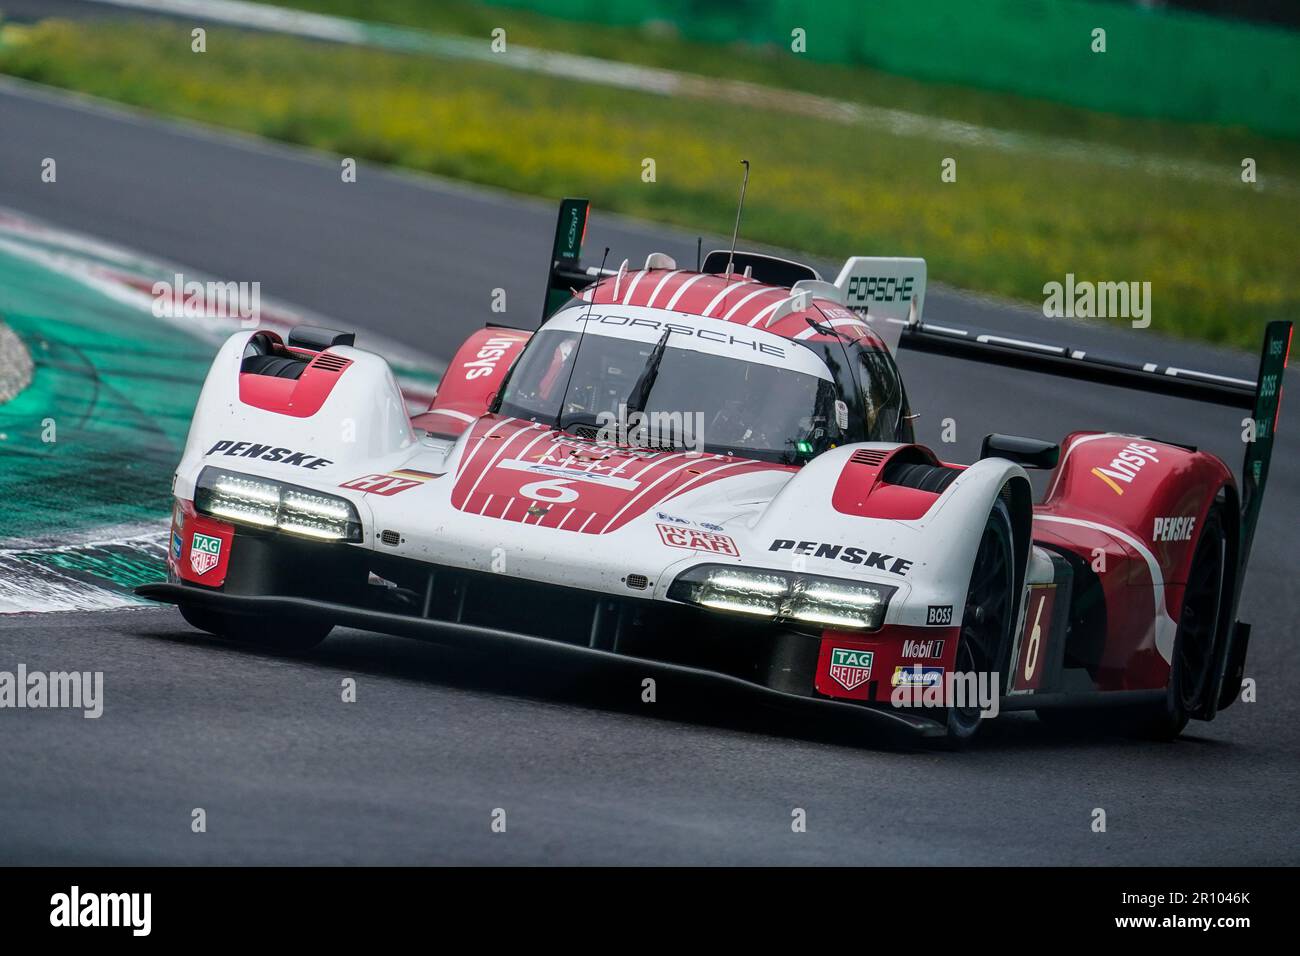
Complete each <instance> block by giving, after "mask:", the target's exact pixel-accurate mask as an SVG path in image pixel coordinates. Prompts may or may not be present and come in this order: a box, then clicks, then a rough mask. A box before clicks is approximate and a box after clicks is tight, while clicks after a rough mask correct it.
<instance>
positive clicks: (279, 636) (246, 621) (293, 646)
mask: <svg viewBox="0 0 1300 956" xmlns="http://www.w3.org/2000/svg"><path fill="white" fill-rule="evenodd" d="M178 607H179V609H180V612H181V617H183V618H185V620H186V622H187V623H189V624H190V625H191V626H192V627H196V628H198V629H199V630H200V631H207V632H208V633H209V634H213V635H215V636H217V637H220V638H224V639H225V640H228V641H235V642H237V643H240V644H251V645H253V646H255V647H264V648H268V649H270V650H277V651H309V650H311V649H312V648H313V647H315V646H316V645H317V644H319V643H320V642H321V641H323V640H325V638H326V637H327V636H328V635H329V632H330V631H331V630H332V629H333V625H332V624H322V623H320V622H317V621H302V620H293V619H290V618H283V617H274V616H272V617H252V616H246V615H241V614H226V613H224V612H222V611H214V610H212V609H211V608H205V607H197V606H195V605H193V604H180V605H178Z"/></svg>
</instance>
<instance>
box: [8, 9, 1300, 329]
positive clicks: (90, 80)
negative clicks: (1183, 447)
mask: <svg viewBox="0 0 1300 956" xmlns="http://www.w3.org/2000/svg"><path fill="white" fill-rule="evenodd" d="M300 5H308V4H306V3H301V4H300ZM310 6H312V7H314V8H328V9H333V10H336V11H337V12H343V13H352V14H355V13H358V12H363V11H364V12H368V13H370V14H371V15H372V16H379V15H380V14H381V13H382V14H391V15H392V16H394V18H396V16H397V14H398V12H400V11H402V10H407V12H409V13H411V17H412V21H411V22H417V23H420V24H421V25H426V26H437V27H439V28H441V29H444V30H451V29H453V28H455V29H458V30H460V31H461V32H466V33H470V34H479V35H482V36H484V38H485V43H486V37H487V34H488V32H489V31H490V29H491V27H492V26H493V25H499V24H501V23H502V22H503V18H508V21H507V22H506V26H507V29H508V31H510V33H509V35H510V38H511V40H512V41H514V42H520V43H533V44H541V43H543V42H548V43H551V45H556V46H563V43H562V42H561V39H563V36H569V35H571V31H576V33H577V36H576V37H574V38H573V42H572V43H571V44H569V46H568V48H571V49H575V50H578V51H586V52H595V53H608V52H610V51H609V50H607V49H598V48H593V47H599V42H598V41H599V37H600V34H601V33H602V31H597V30H592V29H589V28H582V30H576V28H574V26H573V25H572V24H563V25H552V26H547V27H545V30H543V28H542V27H532V26H529V23H531V22H532V21H533V20H536V19H538V18H524V17H520V19H519V21H518V23H515V21H514V19H513V18H514V17H515V16H517V15H516V14H514V13H512V12H508V11H502V10H497V9H488V10H481V9H479V8H472V7H467V6H464V5H456V4H453V5H450V6H448V7H447V8H443V7H441V6H440V7H439V19H438V22H437V23H433V22H431V21H429V20H427V19H426V20H422V21H416V20H415V19H414V18H415V16H416V13H415V7H414V5H413V4H411V3H408V2H406V0H375V2H372V3H367V4H349V3H346V2H345V0H315V2H312V3H311V4H310ZM449 11H450V12H449ZM443 14H445V16H444V15H443ZM476 17H478V18H481V19H478V20H476V19H474V18H476ZM521 24H522V25H521ZM533 29H535V30H536V33H530V32H529V30H533ZM603 32H609V31H603ZM543 34H545V35H543ZM588 34H590V35H588ZM557 36H560V39H557ZM660 42H662V44H663V45H662V48H661V46H660ZM207 46H208V52H207V53H205V54H201V55H198V54H193V53H191V52H190V48H189V33H188V29H187V28H185V27H182V26H178V25H172V24H167V25H154V24H144V23H133V22H111V23H104V22H101V23H97V24H95V25H93V26H90V25H71V24H62V23H54V22H51V23H46V24H43V25H41V26H39V27H36V28H34V29H33V30H31V31H30V32H29V33H28V34H27V35H26V36H25V38H24V41H23V42H20V43H16V44H12V45H9V46H6V47H3V48H0V70H3V71H5V72H8V73H12V74H15V75H19V76H24V77H27V78H29V79H32V80H36V81H39V82H43V83H49V84H53V85H56V86H63V87H68V88H73V89H78V90H84V91H86V92H90V93H94V94H97V95H100V96H106V97H109V98H112V99H117V100H121V101H124V102H127V103H132V104H137V105H141V106H146V107H149V108H152V109H156V110H160V111H162V112H166V113H173V114H177V115H181V116H187V117H191V118H194V119H199V120H203V121H206V122H212V123H216V124H219V125H224V126H229V127H234V128H237V129H243V130H247V131H249V132H253V133H258V134H261V135H264V136H268V137H271V138H275V139H281V140H286V141H289V142H294V143H302V144H305V145H311V146H316V147H321V148H324V149H328V150H332V151H335V152H338V153H341V154H343V155H348V156H356V157H359V158H367V159H370V160H375V161H379V162H385V163H394V164H399V165H403V166H409V167H412V168H415V169H422V170H427V171H430V172H433V173H438V174H441V175H446V176H452V177H456V178H460V179H464V180H468V181H472V182H478V183H485V184H489V185H494V186H502V187H506V188H509V189H512V190H516V191H519V192H524V193H531V194H537V195H543V196H550V197H558V196H561V195H565V194H570V195H572V194H582V195H589V196H590V197H591V198H592V200H593V201H594V202H595V203H596V205H597V206H598V207H600V208H604V209H613V210H618V211H620V212H625V213H629V214H633V215H638V216H642V217H645V218H649V219H655V220H660V221H666V222H673V223H677V224H680V225H683V226H688V227H694V228H700V229H704V230H707V231H710V232H715V233H716V232H725V231H727V228H728V227H729V225H730V223H731V221H732V216H733V214H734V203H735V195H736V186H737V181H738V172H739V169H738V160H739V159H740V158H741V157H745V158H748V159H750V160H751V161H752V163H753V166H754V175H753V178H752V180H751V184H750V194H749V202H748V204H747V211H746V221H745V235H746V238H748V239H749V240H751V241H758V242H767V243H771V244H774V245H779V246H783V247H786V248H794V249H802V250H805V251H807V252H811V253H814V254H819V255H824V256H826V257H828V258H842V257H844V256H846V255H849V254H898V255H921V256H924V257H925V258H926V259H928V260H929V263H930V275H931V277H932V278H933V279H936V280H942V281H944V282H947V283H949V284H952V285H957V286H963V287H967V288H971V289H977V290H981V291H987V292H992V293H997V294H1001V295H1006V296H1010V297H1013V298H1018V299H1023V300H1025V301H1028V302H1033V303H1041V301H1042V298H1043V295H1042V287H1043V284H1044V283H1045V282H1048V281H1052V280H1061V279H1063V277H1064V275H1065V273H1067V272H1073V273H1075V275H1076V276H1077V277H1078V278H1080V279H1094V280H1138V281H1150V282H1151V283H1152V299H1153V327H1154V328H1155V329H1157V330H1162V331H1165V332H1169V333H1172V334H1178V335H1184V336H1190V337H1196V338H1203V339H1207V340H1210V341H1215V342H1224V343H1231V344H1235V345H1241V346H1246V347H1250V348H1252V349H1253V348H1254V347H1256V345H1257V339H1258V336H1259V333H1260V329H1261V328H1262V325H1263V323H1264V322H1265V321H1266V320H1268V319H1272V318H1292V317H1294V315H1295V313H1296V311H1297V310H1296V305H1297V301H1298V300H1300V282H1298V281H1297V280H1298V279H1300V265H1298V264H1297V257H1296V256H1295V251H1294V250H1295V246H1296V241H1297V238H1298V236H1297V231H1298V230H1297V223H1298V222H1300V197H1297V195H1296V193H1295V192H1291V191H1287V192H1281V191H1278V192H1271V193H1260V192H1256V191H1255V190H1253V189H1252V188H1250V187H1247V186H1244V185H1235V184H1234V176H1233V174H1232V170H1233V169H1235V168H1236V167H1237V164H1238V163H1239V161H1240V160H1239V156H1240V155H1251V156H1254V157H1255V158H1256V159H1258V160H1259V161H1260V162H1261V164H1263V163H1265V162H1266V160H1265V159H1264V158H1263V157H1271V158H1270V159H1268V160H1267V162H1270V163H1289V164H1290V166H1289V169H1290V170H1291V171H1292V172H1294V171H1295V170H1296V169H1297V168H1298V166H1297V164H1295V163H1294V160H1293V159H1292V158H1291V150H1292V147H1291V146H1290V145H1289V144H1286V143H1276V142H1268V141H1258V140H1253V139H1251V138H1250V137H1248V136H1246V134H1243V133H1239V132H1234V131H1216V130H1211V131H1198V130H1191V131H1190V132H1187V137H1188V138H1187V142H1186V144H1183V145H1184V146H1185V148H1183V149H1182V150H1181V151H1180V152H1178V153H1177V155H1178V156H1179V157H1182V158H1196V159H1202V160H1206V159H1209V160H1216V159H1217V160H1220V161H1223V162H1224V163H1225V164H1226V166H1227V170H1228V172H1227V174H1226V175H1225V184H1224V185H1206V184H1204V183H1194V182H1189V181H1184V180H1179V179H1173V178H1162V177H1159V176H1155V175H1150V174H1147V173H1142V172H1137V171H1132V170H1127V171H1121V170H1119V169H1116V168H1114V167H1111V166H1106V165H1102V164H1099V163H1094V162H1091V161H1088V160H1087V159H1086V158H1085V159H1080V160H1068V161H1067V160H1061V159H1053V160H1049V159H1046V158H1043V157H1041V156H1036V155H1034V154H1032V153H1025V154H1015V153H1006V152H999V151H995V150H992V149H986V148H977V147H973V146H960V147H956V146H945V145H944V144H942V143H938V142H933V141H930V140H925V139H917V138H906V137H900V136H893V135H887V134H883V133H880V132H873V131H869V130H866V129H862V128H857V127H851V126H844V125H840V124H836V123H831V122H827V121H822V120H815V119H808V118H803V117H798V116H791V115H789V114H785V113H778V112H775V111H768V110H765V109H759V108H754V109H742V108H736V107H726V108H721V107H718V106H716V105H711V104H709V103H706V102H699V101H685V100H683V101H678V100H670V99H666V98H663V97H656V96H652V95H647V94H639V93H633V92H626V91H618V90H611V89H606V88H601V87H595V86H585V85H579V84H574V83H571V82H566V81H561V80H552V79H548V78H545V77H541V76H537V75H530V74H526V73H522V72H519V71H514V70H509V69H502V68H500V67H496V66H493V65H491V64H475V63H466V62H449V61H440V60H437V59H432V58H424V57H414V56H403V55H394V54H387V53H382V52H376V51H369V50H357V49H351V48H343V47H337V46H328V45H318V44H313V43H308V42H303V41H298V40H294V39H290V38H286V37H276V36H266V35H257V34H245V33H240V32H237V31H225V30H215V29H214V30H209V33H208V44H207ZM692 49H693V48H692V47H690V46H689V45H686V44H678V43H677V41H670V40H664V41H655V42H647V43H646V44H644V45H643V46H642V47H641V48H640V54H639V55H642V56H644V57H645V58H647V59H651V60H654V61H655V62H661V63H663V64H664V65H669V66H684V67H688V68H690V69H693V70H695V71H697V72H709V71H710V70H716V71H718V72H723V71H726V72H725V75H729V76H743V77H745V78H748V79H755V80H759V81H761V82H768V83H773V82H777V81H778V79H783V80H785V81H786V85H787V86H793V87H798V88H809V87H812V86H813V85H814V84H817V83H821V84H824V88H820V89H817V90H816V91H817V92H827V93H833V94H835V95H840V96H848V95H850V92H849V91H848V90H847V88H836V84H835V82H834V80H833V76H832V74H834V73H835V72H836V70H835V68H828V67H815V66H814V65H811V64H809V65H807V66H800V67H799V69H793V68H787V65H786V64H787V63H788V60H789V58H788V57H786V58H772V57H767V56H762V55H752V54H748V53H745V52H743V51H731V50H722V51H716V50H715V51H712V52H711V53H708V52H707V51H708V49H709V48H705V49H704V50H702V51H700V52H699V56H698V57H697V58H696V57H692V56H691V51H692ZM655 58H659V59H655ZM733 61H734V62H733ZM738 63H744V64H747V65H746V66H744V67H743V68H742V67H740V66H737V65H736V64H738ZM827 71H830V72H827ZM843 72H848V73H861V72H863V71H843ZM893 82H894V84H895V91H894V92H893V93H890V92H889V91H888V90H883V91H882V89H881V88H877V87H872V88H871V89H870V90H868V91H863V90H858V93H859V95H861V96H867V95H870V96H872V97H880V98H881V100H882V104H883V105H890V106H892V107H895V108H904V109H909V110H914V111H926V112H931V113H935V114H942V115H945V116H950V117H952V118H957V119H965V120H968V121H979V122H987V123H995V124H997V125H1003V126H1012V125H1015V126H1016V127H1017V128H1024V126H1025V124H1026V123H1031V122H1032V123H1034V124H1036V126H1035V130H1034V131H1036V132H1050V131H1052V129H1053V124H1054V123H1056V122H1058V121H1059V120H1055V119H1052V117H1059V116H1061V115H1065V114H1068V113H1070V112H1077V111H1063V110H1061V109H1060V108H1058V107H1055V106H1052V107H1050V108H1049V107H1047V106H1045V105H1043V104H1038V105H1037V106H1036V107H1035V108H1036V109H1037V110H1038V112H1037V113H1035V112H1034V111H1033V110H1030V111H1028V112H1021V111H1018V110H1017V109H1013V108H1012V107H1011V106H1008V105H1007V104H1008V103H1010V102H1012V98H1008V97H990V96H988V95H985V94H973V93H970V91H961V92H962V93H963V96H960V97H954V98H953V99H952V100H948V101H944V103H943V104H940V103H938V102H937V101H927V100H926V97H927V96H935V95H937V94H935V92H934V90H933V89H931V88H926V89H924V90H923V89H921V88H922V86H923V85H922V84H916V83H912V82H911V81H903V80H894V81H893ZM855 89H857V88H856V87H855ZM891 96H892V97H894V99H891V98H890V97H891ZM941 106H942V108H940V107H941ZM1002 110H1005V111H1006V112H1005V113H1002V112H1000V111H1002ZM1083 115H1085V116H1092V114H1083ZM1002 120H1006V122H1002ZM1090 122H1092V124H1093V125H1092V126H1085V127H1083V128H1081V129H1076V128H1071V129H1069V130H1068V132H1069V134H1070V135H1071V136H1072V137H1074V138H1080V137H1082V136H1084V135H1085V134H1086V135H1088V136H1093V137H1095V138H1097V139H1098V140H1106V139H1108V137H1111V136H1115V137H1116V138H1117V141H1122V142H1123V144H1124V145H1126V146H1128V147H1130V148H1133V147H1135V146H1146V145H1151V144H1154V145H1151V148H1152V149H1153V150H1155V151H1159V150H1160V149H1161V148H1167V149H1168V150H1169V151H1170V152H1171V153H1172V151H1173V150H1174V149H1175V148H1176V147H1178V146H1179V145H1180V144H1179V143H1178V141H1177V140H1176V138H1175V137H1174V135H1173V133H1172V132H1170V133H1166V132H1165V130H1166V128H1169V129H1171V130H1172V129H1173V128H1174V127H1173V125H1172V124H1151V123H1145V122H1139V121H1132V120H1123V121H1121V120H1118V119H1115V118H1111V117H1095V118H1094V119H1093V120H1090ZM1113 124H1120V125H1113ZM1067 125H1068V124H1067ZM1179 129H1184V128H1181V127H1179ZM1123 130H1128V131H1129V133H1128V135H1121V133H1122V131H1123ZM1063 131H1064V130H1063ZM1117 131H1118V132H1117ZM1207 144H1208V145H1207ZM1241 149H1248V150H1250V151H1249V152H1240V151H1239V150H1241ZM945 156H954V157H956V158H957V161H958V180H957V182H956V183H942V182H941V181H940V177H939V169H940V161H941V160H942V158H943V157H945ZM645 157H652V158H654V160H655V162H656V165H657V182H655V183H645V182H643V181H642V179H641V170H642V160H643V159H644V158H645ZM1265 168H1266V169H1267V167H1265ZM615 251H616V252H617V250H615ZM931 317H932V318H935V319H938V318H940V317H939V316H935V315H932V316H931Z"/></svg>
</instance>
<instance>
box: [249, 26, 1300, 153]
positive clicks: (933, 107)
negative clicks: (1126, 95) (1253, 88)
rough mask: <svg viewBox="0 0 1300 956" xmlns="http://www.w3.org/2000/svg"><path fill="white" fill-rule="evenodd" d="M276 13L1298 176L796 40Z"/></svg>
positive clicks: (1270, 147)
mask: <svg viewBox="0 0 1300 956" xmlns="http://www.w3.org/2000/svg"><path fill="white" fill-rule="evenodd" d="M254 2H258V3H263V4H267V5H271V6H277V7H293V8H296V9H300V10H309V11H312V12H315V13H324V14H330V15H333V16H340V17H349V18H352V19H354V20H364V21H369V22H373V23H389V24H394V25H398V26H407V27H416V28H420V29H424V30H430V31H433V32H436V33H450V34H457V35H461V36H468V37H481V38H483V39H484V42H485V43H486V42H487V38H488V37H490V36H491V33H492V30H493V29H495V28H497V27H500V28H502V29H504V30H505V31H506V35H507V38H508V40H509V42H510V43H518V44H522V45H524V46H533V47H540V48H543V49H548V50H563V51H564V52H566V53H579V54H583V55H586V56H594V57H600V58H603V59H608V60H618V61H621V62H626V63H638V64H643V65H646V66H658V67H664V68H666V69H672V70H682V71H685V72H690V73H698V74H702V75H705V76H717V77H725V78H727V79H733V80H747V81H749V82H753V83H762V84H765V85H767V86H775V87H779V88H783V89H790V90H798V91H800V92H805V93H815V94H818V95H820V96H828V97H833V98H835V99H842V100H849V101H851V102H857V103H862V104H865V105H868V106H877V107H882V108H885V109H894V110H906V111H908V112H913V113H920V114H922V115H925V116H935V117H941V118H944V119H951V120H958V121H961V122H965V123H973V124H976V125H978V126H989V127H994V128H997V129H1006V130H1013V131H1016V132H1023V133H1033V134H1041V135H1044V136H1057V137H1064V138H1069V139H1077V140H1082V141H1084V142H1094V143H1098V144H1106V145H1110V146H1120V147H1124V148H1128V149H1137V150H1139V151H1141V152H1143V153H1146V154H1150V155H1163V156H1169V157H1174V158H1180V159H1189V158H1197V159H1201V160H1204V161H1207V162H1224V163H1227V164H1229V165H1230V166H1233V167H1236V166H1238V165H1239V164H1240V162H1241V158H1242V157H1243V156H1250V157H1253V158H1254V159H1255V160H1256V161H1257V162H1258V163H1259V164H1260V167H1261V169H1267V170H1272V171H1274V172H1275V173H1276V172H1280V171H1281V170H1284V169H1287V170H1289V171H1290V173H1291V174H1292V175H1293V176H1300V142H1295V141H1289V140H1278V139H1272V138H1269V137H1264V136H1259V135H1256V134H1253V133H1250V132H1248V131H1246V130H1240V129H1232V128H1223V127H1217V126H1211V125H1208V124H1206V125H1196V124H1187V123H1178V122H1164V121H1158V120H1133V119H1131V118H1128V117H1123V116H1113V115H1110V114H1107V113H1098V112H1094V111H1091V110H1086V109H1080V108H1077V107H1072V106H1065V105H1062V104H1060V103H1054V102H1049V101H1047V100H1040V99H1033V98H1030V97H1025V96H1018V95H1016V94H1013V93H1003V92H994V91H989V90H978V89H971V88H968V87H963V86H954V85H950V84H944V83H926V82H922V81H920V80H915V79H910V78H908V77H904V76H896V75H893V74H890V73H884V72H881V71H880V70H873V69H870V68H868V67H861V66H857V67H854V66H836V65H832V64H826V63H817V62H815V61H813V60H810V59H808V58H807V57H804V56H799V55H796V54H794V53H791V52H790V51H789V49H788V48H787V47H786V46H785V45H784V44H785V43H786V42H788V39H789V38H788V37H775V38H774V40H775V41H776V42H773V43H771V44H768V45H763V46H758V45H754V44H742V43H736V44H732V45H729V46H720V45H716V44H708V43H697V42H691V41H689V40H684V39H681V38H679V37H677V36H676V35H675V31H674V30H673V28H672V26H671V25H669V24H661V25H659V26H648V27H645V28H632V27H613V26H604V25H599V24H592V23H578V22H573V21H570V20H561V19H556V18H554V17H547V16H543V15H541V14H537V13H533V12H532V11H529V10H518V9H510V8H509V7H508V6H502V5H485V4H482V3H472V2H465V0H438V2H436V3H430V2H429V0H254Z"/></svg>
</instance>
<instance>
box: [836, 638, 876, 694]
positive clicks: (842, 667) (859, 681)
mask: <svg viewBox="0 0 1300 956" xmlns="http://www.w3.org/2000/svg"><path fill="white" fill-rule="evenodd" d="M871 653H872V652H871V651H855V650H851V649H849V648H847V647H832V648H831V678H832V679H833V680H834V681H835V683H837V684H839V685H840V686H841V687H843V688H844V689H845V690H855V689H857V688H859V687H861V686H862V685H863V684H865V683H866V682H867V681H868V680H870V679H871Z"/></svg>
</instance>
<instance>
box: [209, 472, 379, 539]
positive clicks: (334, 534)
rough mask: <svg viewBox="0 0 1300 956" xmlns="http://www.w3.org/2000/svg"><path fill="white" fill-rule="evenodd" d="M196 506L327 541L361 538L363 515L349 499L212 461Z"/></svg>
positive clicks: (227, 517) (213, 513)
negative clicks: (223, 466)
mask: <svg viewBox="0 0 1300 956" xmlns="http://www.w3.org/2000/svg"><path fill="white" fill-rule="evenodd" d="M194 508H195V510H196V511H198V512H199V513H200V514H205V515H211V516H212V517H214V518H224V519H225V520H227V521H233V522H234V523H236V524H250V525H254V526H256V527H259V528H275V529H277V530H279V531H286V532H288V533H290V534H298V535H303V536H305V537H309V538H316V539H318V540H322V541H360V540H361V519H360V517H358V515H357V509H356V508H354V507H353V506H352V502H350V501H348V500H347V499H345V498H338V497H336V496H334V495H325V494H321V493H320V492H319V491H313V490H311V489H310V488H300V487H298V486H297V485H288V484H285V483H284V482H282V481H273V480H271V479H270V478H257V477H254V476H253V475H241V474H240V473H239V472H235V471H226V470H225V469H224V468H214V467H212V466H211V465H209V466H208V467H206V468H204V469H203V470H202V471H201V472H199V480H198V482H197V484H196V485H195V487H194Z"/></svg>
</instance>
